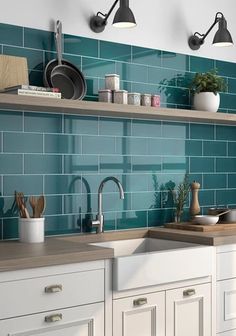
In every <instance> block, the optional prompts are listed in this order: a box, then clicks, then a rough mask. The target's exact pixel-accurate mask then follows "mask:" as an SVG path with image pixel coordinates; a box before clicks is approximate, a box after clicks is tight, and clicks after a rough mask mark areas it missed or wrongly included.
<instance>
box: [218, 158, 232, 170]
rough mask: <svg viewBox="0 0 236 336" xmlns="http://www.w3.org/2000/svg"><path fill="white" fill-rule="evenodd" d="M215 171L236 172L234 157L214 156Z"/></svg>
mask: <svg viewBox="0 0 236 336" xmlns="http://www.w3.org/2000/svg"><path fill="white" fill-rule="evenodd" d="M216 171H217V172H222V173H227V172H229V173H233V172H236V158H216Z"/></svg>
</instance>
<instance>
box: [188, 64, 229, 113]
mask: <svg viewBox="0 0 236 336" xmlns="http://www.w3.org/2000/svg"><path fill="white" fill-rule="evenodd" d="M226 88H227V85H226V82H225V80H224V78H222V77H220V76H218V75H217V71H216V70H211V71H208V72H205V73H196V74H195V76H194V78H193V81H192V83H191V89H192V91H193V92H194V96H193V107H194V109H195V110H199V111H209V112H217V110H218V108H219V106H220V95H219V92H223V91H225V90H226Z"/></svg>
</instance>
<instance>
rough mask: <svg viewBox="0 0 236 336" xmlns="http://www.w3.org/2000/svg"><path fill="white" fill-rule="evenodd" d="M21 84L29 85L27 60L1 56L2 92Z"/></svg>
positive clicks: (0, 87) (0, 81) (0, 82)
mask: <svg viewBox="0 0 236 336" xmlns="http://www.w3.org/2000/svg"><path fill="white" fill-rule="evenodd" d="M21 84H26V85H28V84H29V75H28V65H27V58H25V57H17V56H9V55H0V90H3V89H5V88H6V87H9V86H15V85H21Z"/></svg>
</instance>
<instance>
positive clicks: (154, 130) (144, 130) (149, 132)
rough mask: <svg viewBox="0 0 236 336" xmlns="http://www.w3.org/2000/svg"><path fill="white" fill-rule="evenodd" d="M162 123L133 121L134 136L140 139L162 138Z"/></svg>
mask: <svg viewBox="0 0 236 336" xmlns="http://www.w3.org/2000/svg"><path fill="white" fill-rule="evenodd" d="M161 127H162V126H161V122H160V121H156V120H152V121H148V120H133V122H132V135H133V136H139V137H155V138H159V137H161Z"/></svg>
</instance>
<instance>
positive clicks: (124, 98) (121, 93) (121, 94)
mask: <svg viewBox="0 0 236 336" xmlns="http://www.w3.org/2000/svg"><path fill="white" fill-rule="evenodd" d="M114 103H115V104H127V103H128V92H127V91H126V90H118V91H114Z"/></svg>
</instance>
